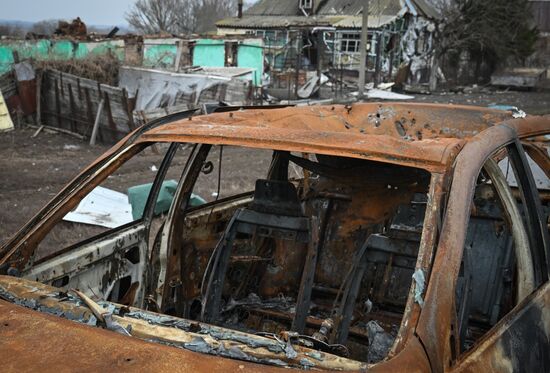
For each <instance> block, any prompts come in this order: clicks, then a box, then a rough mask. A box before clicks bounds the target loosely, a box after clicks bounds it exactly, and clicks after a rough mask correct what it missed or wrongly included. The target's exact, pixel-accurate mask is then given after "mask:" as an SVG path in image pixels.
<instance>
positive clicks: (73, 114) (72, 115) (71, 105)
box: [67, 84, 77, 132]
mask: <svg viewBox="0 0 550 373" xmlns="http://www.w3.org/2000/svg"><path fill="white" fill-rule="evenodd" d="M67 88H68V91H69V109H70V118H71V131H73V132H76V121H75V120H74V119H75V117H76V116H77V113H76V108H75V104H74V97H73V88H72V86H71V85H70V84H67Z"/></svg>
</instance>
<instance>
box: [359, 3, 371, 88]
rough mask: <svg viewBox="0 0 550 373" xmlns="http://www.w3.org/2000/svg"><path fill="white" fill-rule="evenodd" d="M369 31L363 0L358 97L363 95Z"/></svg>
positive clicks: (367, 8) (367, 7)
mask: <svg viewBox="0 0 550 373" xmlns="http://www.w3.org/2000/svg"><path fill="white" fill-rule="evenodd" d="M368 31H369V0H363V24H362V25H361V43H360V44H359V48H360V52H361V57H360V59H359V98H363V97H364V96H365V70H366V68H367V44H368V42H369V38H368Z"/></svg>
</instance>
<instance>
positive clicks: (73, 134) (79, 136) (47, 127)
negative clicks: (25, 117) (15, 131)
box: [27, 124, 86, 140]
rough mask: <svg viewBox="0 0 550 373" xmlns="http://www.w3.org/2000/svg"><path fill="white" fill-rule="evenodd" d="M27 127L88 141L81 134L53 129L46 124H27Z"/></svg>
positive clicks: (62, 129) (63, 129)
mask: <svg viewBox="0 0 550 373" xmlns="http://www.w3.org/2000/svg"><path fill="white" fill-rule="evenodd" d="M27 126H29V127H30V128H36V129H37V130H38V128H40V127H43V129H45V130H49V131H54V132H59V133H64V134H65V135H69V136H72V137H74V138H77V139H79V140H86V136H84V135H81V134H80V133H75V132H72V131H69V130H67V129H65V128H58V127H52V126H47V125H45V124H42V125H40V126H37V125H36V124H27ZM41 131H42V130H41Z"/></svg>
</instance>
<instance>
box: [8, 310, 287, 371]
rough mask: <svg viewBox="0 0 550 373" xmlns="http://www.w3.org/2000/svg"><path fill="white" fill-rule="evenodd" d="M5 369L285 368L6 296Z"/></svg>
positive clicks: (146, 369) (161, 369)
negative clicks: (130, 333)
mask: <svg viewBox="0 0 550 373" xmlns="http://www.w3.org/2000/svg"><path fill="white" fill-rule="evenodd" d="M0 357H1V360H2V362H1V366H2V368H1V371H2V372H5V373H8V372H56V373H58V372H75V371H78V372H112V371H124V372H208V373H211V372H284V371H288V370H283V369H281V368H276V367H270V366H266V365H258V364H252V363H247V362H243V361H238V360H232V359H225V358H221V357H216V356H208V355H204V354H200V353H196V352H191V351H187V350H182V349H178V348H175V347H169V346H163V345H159V344H155V343H149V342H145V341H142V340H139V339H136V338H131V337H125V336H123V335H120V334H117V333H114V332H110V331H106V330H103V329H98V328H92V327H89V326H85V325H81V324H78V323H75V322H72V321H68V320H65V319H62V318H59V317H55V316H50V315H46V314H44V313H41V312H36V311H32V310H29V309H26V308H23V307H20V306H16V305H14V304H11V303H8V302H5V301H2V300H0Z"/></svg>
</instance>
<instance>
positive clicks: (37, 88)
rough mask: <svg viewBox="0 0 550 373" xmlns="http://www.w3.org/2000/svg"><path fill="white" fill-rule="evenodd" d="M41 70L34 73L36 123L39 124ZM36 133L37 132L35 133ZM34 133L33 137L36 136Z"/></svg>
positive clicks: (40, 119)
mask: <svg viewBox="0 0 550 373" xmlns="http://www.w3.org/2000/svg"><path fill="white" fill-rule="evenodd" d="M41 110H42V71H40V70H39V71H38V72H37V75H36V124H37V125H38V126H39V125H41V124H42V123H41V121H42V113H41ZM36 135H38V133H37V134H36ZM36 135H34V136H33V137H36Z"/></svg>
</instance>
